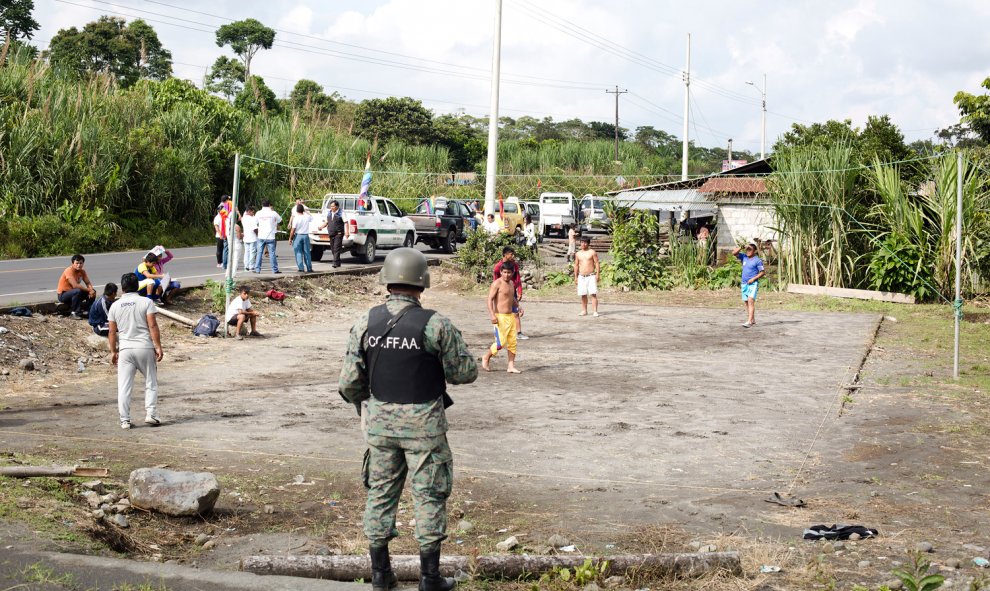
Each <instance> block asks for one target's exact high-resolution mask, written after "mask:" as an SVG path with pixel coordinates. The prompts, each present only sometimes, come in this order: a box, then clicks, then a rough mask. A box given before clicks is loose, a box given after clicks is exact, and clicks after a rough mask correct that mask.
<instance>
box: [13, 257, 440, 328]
mask: <svg viewBox="0 0 990 591" xmlns="http://www.w3.org/2000/svg"><path fill="white" fill-rule="evenodd" d="M444 260H447V259H439V258H430V257H429V256H427V264H428V265H429V266H431V267H437V266H440V265H441V264H442V263H443V261H444ZM383 265H384V263H372V264H370V265H364V266H361V267H352V268H349V269H343V268H341V269H334V270H332V271H314V272H312V273H280V274H278V275H272V274H271V273H268V274H265V273H260V274H257V275H255V274H253V273H252V274H251V275H250V276H248V275H246V274H244V275H241V276H239V277H238V278H236V279H234V283H237V284H239V283H248V284H251V283H258V282H262V281H269V282H273V281H280V280H283V279H288V278H301V279H302V278H305V279H309V278H313V277H325V276H327V275H348V276H352V277H359V276H362V275H374V274H375V273H378V272H379V271H381V268H382V266H383ZM204 284H205V282H202V283H197V284H190V285H187V286H185V287H180V288H179V289H177V290H175V292H176V294H177V295H181V294H183V293H185V292H187V291H189V290H192V289H199V288H201V287H203V285H204ZM57 306H58V304H57V303H56V302H48V301H46V302H36V303H33V304H30V303H29V304H18V305H16V306H3V307H0V314H9V313H10V311H11V310H13V309H14V308H27V309H29V310H31V311H32V312H35V313H41V314H55V313H56V308H57Z"/></svg>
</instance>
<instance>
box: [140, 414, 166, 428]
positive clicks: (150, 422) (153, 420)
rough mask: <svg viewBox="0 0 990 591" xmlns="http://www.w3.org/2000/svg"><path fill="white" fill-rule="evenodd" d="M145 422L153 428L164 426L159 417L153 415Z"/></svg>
mask: <svg viewBox="0 0 990 591" xmlns="http://www.w3.org/2000/svg"><path fill="white" fill-rule="evenodd" d="M144 422H145V424H146V425H151V426H152V427H157V426H158V425H161V424H162V422H161V420H159V418H158V417H156V416H152V415H148V416H146V417H144Z"/></svg>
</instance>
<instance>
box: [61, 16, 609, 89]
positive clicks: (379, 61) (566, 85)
mask: <svg viewBox="0 0 990 591" xmlns="http://www.w3.org/2000/svg"><path fill="white" fill-rule="evenodd" d="M55 1H56V2H60V3H62V4H69V5H72V6H78V7H81V8H89V9H93V10H100V11H105V12H109V13H111V14H116V15H120V16H126V17H131V18H141V19H143V20H146V21H149V22H154V23H158V24H163V25H169V26H173V27H177V28H181V29H186V30H191V31H197V32H200V33H210V34H213V33H215V31H213V30H208V29H201V28H197V27H194V26H189V25H183V24H178V23H174V22H169V21H161V20H157V19H151V18H146V17H144V16H141V15H136V14H130V13H127V12H123V10H133V11H137V12H141V13H145V14H151V15H154V16H161V17H163V18H168V19H172V20H176V21H180V22H186V23H193V24H200V23H198V22H195V21H191V20H189V19H183V18H180V17H176V16H171V15H163V14H161V13H155V12H152V11H148V10H143V9H139V8H131V7H122V6H121V5H119V4H116V3H113V2H109V1H107V0H91V1H92V2H98V3H101V4H106V5H109V6H113V7H116V8H117V10H107V9H104V8H100V7H97V6H91V5H87V4H80V3H77V2H71V1H70V0H55ZM274 45H275V46H276V47H282V48H285V49H290V50H293V51H300V52H303V53H312V54H316V55H325V56H329V57H337V58H341V59H347V60H351V61H357V62H363V63H369V64H374V65H379V66H385V67H390V68H397V69H402V70H407V71H412V72H421V73H426V74H437V75H443V76H453V77H457V78H460V79H465V78H467V79H472V80H478V81H487V80H488V79H489V78H488V76H487V75H482V74H472V73H469V72H455V71H450V70H445V69H441V68H436V67H431V66H420V65H416V64H408V63H403V62H396V61H393V60H387V59H384V58H376V57H371V56H362V55H359V54H353V53H348V52H343V51H338V50H333V49H326V48H321V47H315V46H313V45H307V44H303V43H296V42H294V41H276V42H275V43H274ZM451 66H452V67H456V68H463V69H474V70H480V71H484V70H482V69H480V68H473V67H470V66H458V65H454V64H451ZM524 77H526V78H537V77H534V76H524ZM539 79H542V80H552V79H548V78H539ZM503 82H505V83H506V84H513V85H517V86H538V87H546V88H560V89H567V90H588V91H590V90H598V89H599V88H600V85H593V84H589V83H584V82H574V81H560V82H562V83H560V84H556V83H550V82H533V81H528V80H515V79H511V78H504V79H503Z"/></svg>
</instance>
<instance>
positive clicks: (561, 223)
mask: <svg viewBox="0 0 990 591" xmlns="http://www.w3.org/2000/svg"><path fill="white" fill-rule="evenodd" d="M574 223H575V221H574V194H573V193H541V194H540V234H542V235H543V236H549V235H550V233H551V232H554V233H556V234H558V235H559V236H561V237H564V236H567V231H568V230H570V229H571V226H573V225H574Z"/></svg>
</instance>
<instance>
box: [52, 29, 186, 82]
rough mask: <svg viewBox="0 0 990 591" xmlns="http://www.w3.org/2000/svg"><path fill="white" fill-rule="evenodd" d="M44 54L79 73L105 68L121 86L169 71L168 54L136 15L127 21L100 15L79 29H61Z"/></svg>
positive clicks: (166, 75)
mask: <svg viewBox="0 0 990 591" xmlns="http://www.w3.org/2000/svg"><path fill="white" fill-rule="evenodd" d="M46 56H47V57H48V59H49V61H50V62H51V63H52V64H53V65H55V66H56V67H59V68H61V69H64V70H66V71H69V72H73V73H75V74H77V75H80V76H82V75H84V74H86V73H98V72H106V73H108V74H110V75H111V76H113V77H114V78H115V79H116V80H117V81H118V82H119V83H120V84H121V86H124V87H127V86H130V85H132V84H134V83H135V82H137V81H138V80H139V79H141V78H152V79H158V80H163V79H165V78H168V77H169V76H170V75H171V73H172V54H171V53H170V52H169V51H168V50H167V49H165V48H164V47H162V44H161V42H160V41H159V40H158V35H157V34H156V33H155V30H154V29H153V28H151V26H149V25H148V24H147V23H146V22H144V21H142V20H140V19H138V20H135V21H132V22H131V23H130V24H129V25H128V24H127V23H126V21H125V20H124V19H122V18H119V17H113V16H101V17H100V19H99V20H97V21H94V22H91V23H88V24H86V26H84V27H83V29H82V31H80V30H78V29H76V28H75V27H71V28H69V29H62V30H60V31H59V32H58V33H57V34H56V35H55V37H53V38H52V40H51V43H50V44H49V47H48V51H47V52H46Z"/></svg>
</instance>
